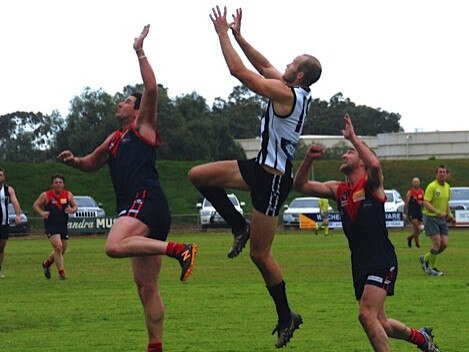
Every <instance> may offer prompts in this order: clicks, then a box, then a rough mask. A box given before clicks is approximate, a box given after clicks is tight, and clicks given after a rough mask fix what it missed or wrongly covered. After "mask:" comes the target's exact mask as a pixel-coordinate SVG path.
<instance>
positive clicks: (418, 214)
mask: <svg viewBox="0 0 469 352" xmlns="http://www.w3.org/2000/svg"><path fill="white" fill-rule="evenodd" d="M414 219H417V220H418V221H420V222H422V221H423V214H422V210H414V211H410V210H409V220H414Z"/></svg>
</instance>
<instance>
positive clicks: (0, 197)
mask: <svg viewBox="0 0 469 352" xmlns="http://www.w3.org/2000/svg"><path fill="white" fill-rule="evenodd" d="M8 203H10V193H8V185H7V184H5V183H4V184H3V185H2V187H1V188H0V225H8Z"/></svg>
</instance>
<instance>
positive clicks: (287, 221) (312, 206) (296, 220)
mask: <svg viewBox="0 0 469 352" xmlns="http://www.w3.org/2000/svg"><path fill="white" fill-rule="evenodd" d="M285 208H286V210H285V211H284V212H283V226H284V227H285V228H289V227H292V226H293V227H299V226H300V214H319V213H321V210H320V209H319V198H317V197H299V198H295V199H293V200H292V202H291V203H290V205H285ZM332 212H333V209H332V207H331V206H330V205H329V213H332Z"/></svg>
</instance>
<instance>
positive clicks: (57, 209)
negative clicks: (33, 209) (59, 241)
mask: <svg viewBox="0 0 469 352" xmlns="http://www.w3.org/2000/svg"><path fill="white" fill-rule="evenodd" d="M46 197H47V203H46V205H45V206H44V210H45V211H48V212H49V217H48V218H47V219H44V226H45V228H46V232H47V233H51V231H49V229H52V228H53V229H63V230H64V231H66V230H67V223H68V214H67V213H66V212H65V208H67V207H69V205H70V204H69V202H68V191H67V190H65V189H63V190H62V191H61V192H60V193H59V194H56V193H55V192H54V191H53V190H49V191H47V192H46ZM52 232H54V231H52Z"/></svg>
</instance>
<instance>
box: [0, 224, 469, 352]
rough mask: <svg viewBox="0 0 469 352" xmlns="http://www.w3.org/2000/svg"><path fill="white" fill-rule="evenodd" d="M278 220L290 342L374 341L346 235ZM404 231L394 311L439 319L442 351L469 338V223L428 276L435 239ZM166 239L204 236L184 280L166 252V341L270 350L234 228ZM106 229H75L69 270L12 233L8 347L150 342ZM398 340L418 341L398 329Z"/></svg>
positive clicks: (267, 306) (116, 347) (396, 235)
mask: <svg viewBox="0 0 469 352" xmlns="http://www.w3.org/2000/svg"><path fill="white" fill-rule="evenodd" d="M332 233H333V235H332V236H328V237H324V236H323V235H319V236H314V235H312V234H311V233H309V232H306V231H280V232H279V233H278V234H277V235H276V239H275V241H274V246H273V252H274V255H275V256H276V258H277V261H278V262H279V264H280V266H281V268H282V270H283V274H284V277H285V281H286V283H287V293H288V296H289V301H290V306H291V308H292V310H294V311H297V312H299V313H301V315H302V316H303V320H304V324H303V325H302V326H301V329H300V330H298V331H296V332H295V336H294V337H293V339H292V341H291V342H290V344H289V345H288V346H287V347H286V348H285V351H349V352H362V351H371V350H372V349H371V347H370V346H369V343H368V341H367V338H366V336H365V334H364V332H363V331H362V329H361V326H360V324H359V322H358V320H357V307H358V305H357V303H356V301H355V299H354V295H353V288H352V283H351V274H350V258H349V250H348V247H347V243H346V239H345V237H344V236H343V235H342V234H341V232H338V231H337V230H335V231H332ZM406 234H407V233H403V232H399V231H393V232H391V234H390V237H391V240H392V241H393V243H394V244H395V247H396V251H397V254H398V259H399V277H398V282H397V286H396V295H395V296H394V297H390V298H388V300H387V305H386V307H387V312H388V315H389V316H391V317H394V318H396V319H399V320H401V321H403V322H405V323H406V324H408V325H410V326H413V327H421V326H423V325H430V326H433V327H434V328H435V335H436V337H435V341H436V343H437V344H438V345H439V346H440V348H441V349H442V351H446V352H452V351H466V350H467V349H468V347H467V346H469V325H468V323H467V311H468V308H469V274H468V271H467V268H468V267H469V231H468V230H451V233H450V243H449V248H448V250H447V251H446V252H445V253H444V254H443V255H441V257H440V258H439V259H438V266H439V267H440V269H441V270H443V271H444V272H445V275H444V276H442V277H428V276H427V275H425V274H424V273H423V272H422V270H421V268H420V265H419V262H418V257H419V255H420V254H422V253H424V252H425V251H426V250H427V249H428V247H429V240H428V239H426V238H422V248H420V249H416V248H407V245H406V241H405V236H406ZM169 239H170V240H177V241H184V242H196V243H198V245H199V253H198V258H197V262H196V267H195V269H194V273H193V276H192V277H191V278H190V279H189V280H188V281H187V282H186V283H181V282H180V281H179V273H180V269H179V265H178V263H177V261H175V260H172V259H170V258H165V261H164V267H163V271H162V274H161V278H160V289H161V291H162V295H163V299H164V302H165V306H166V317H165V332H164V350H165V351H166V352H180V351H209V352H212V351H213V352H215V351H217V352H218V351H223V352H235V351H243V352H245V351H274V350H276V349H275V347H274V345H273V343H274V336H272V335H270V333H271V331H272V329H273V328H274V326H275V324H276V315H275V309H274V306H273V303H272V301H271V299H270V297H269V295H268V293H267V290H266V288H265V287H264V283H263V281H262V279H261V276H260V274H259V273H258V271H257V269H256V268H255V267H254V265H253V264H252V263H251V262H250V259H249V256H248V251H247V250H245V252H243V253H242V254H241V255H240V257H238V258H236V259H233V260H230V259H228V258H227V257H226V253H227V250H228V248H229V246H230V244H231V236H230V235H229V234H228V233H227V232H216V233H211V232H209V233H200V232H191V233H179V234H171V235H170V237H169ZM104 242H105V236H90V237H86V236H82V237H74V238H71V240H70V243H69V248H70V251H69V253H67V255H66V270H67V274H68V276H69V280H67V281H59V280H58V278H57V274H56V272H55V270H54V271H53V273H52V274H53V276H52V279H51V280H46V279H45V278H44V276H43V273H42V269H41V265H40V264H41V261H42V260H43V258H44V257H45V255H46V254H47V253H48V252H49V251H50V245H49V242H48V241H47V240H46V239H45V237H37V236H36V237H28V238H14V239H11V240H10V241H9V242H8V245H7V247H6V256H5V263H4V269H5V274H6V278H5V279H1V280H0V302H1V314H0V341H1V342H0V346H1V347H0V348H1V350H3V351H9V352H24V351H30V350H31V351H35V352H42V351H44V352H45V351H48V352H50V351H67V352H75V351H76V352H82V351H92V352H95V351H96V352H101V351H103V352H104V351H145V349H146V338H147V337H146V331H145V325H144V320H143V314H142V308H141V306H140V302H139V299H138V297H137V293H136V289H135V286H134V284H133V280H132V276H131V270H130V263H129V260H128V259H110V258H107V257H106V256H105V254H104V252H103V247H104ZM391 348H392V350H393V351H401V352H406V351H416V350H417V349H416V347H415V346H413V345H411V344H408V343H406V342H403V341H395V340H392V342H391Z"/></svg>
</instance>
